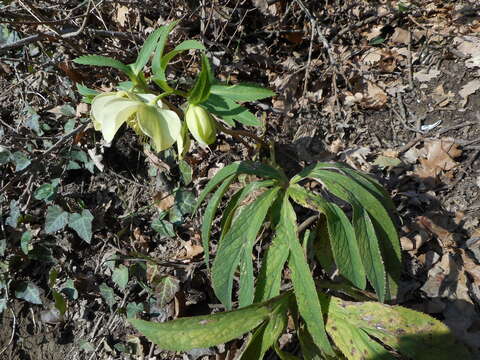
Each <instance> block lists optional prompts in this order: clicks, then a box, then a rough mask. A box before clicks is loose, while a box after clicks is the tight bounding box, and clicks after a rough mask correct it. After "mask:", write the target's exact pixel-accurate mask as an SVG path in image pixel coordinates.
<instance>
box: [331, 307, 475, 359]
mask: <svg viewBox="0 0 480 360" xmlns="http://www.w3.org/2000/svg"><path fill="white" fill-rule="evenodd" d="M339 321H343V323H344V324H345V323H347V324H348V326H350V327H351V328H355V329H361V330H362V331H364V332H365V333H367V334H368V335H370V336H371V337H372V338H374V339H375V340H374V339H371V340H370V341H371V342H372V343H377V341H379V342H381V343H383V344H385V345H387V346H389V347H390V348H393V349H395V350H396V351H398V352H399V353H400V354H402V355H404V356H407V357H408V358H411V359H422V360H447V359H448V360H449V359H453V358H457V359H462V360H463V359H465V360H468V359H471V354H470V353H469V352H468V350H467V349H466V348H465V347H464V346H463V345H462V344H460V343H459V342H458V341H457V340H456V339H455V338H454V336H453V334H452V333H451V331H450V330H449V329H448V327H447V326H445V325H444V324H442V323H441V322H440V321H438V320H436V319H434V318H432V317H430V316H428V315H425V314H422V313H420V312H417V311H414V310H410V309H406V308H404V307H401V306H390V305H385V304H381V303H376V302H363V303H353V302H348V301H344V300H341V299H338V298H335V297H332V298H331V301H330V308H329V316H328V321H327V330H329V333H331V331H332V330H334V328H336V329H338V327H337V324H338V323H339ZM334 331H335V330H334ZM338 333H339V336H340V331H338ZM363 339H364V340H365V338H363ZM385 353H388V352H387V351H386V350H385ZM384 358H388V359H390V358H391V357H378V359H384ZM349 359H350V358H349ZM355 359H357V358H355ZM366 359H375V360H376V359H377V357H370V358H369V357H366Z"/></svg>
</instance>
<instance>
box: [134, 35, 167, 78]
mask: <svg viewBox="0 0 480 360" xmlns="http://www.w3.org/2000/svg"><path fill="white" fill-rule="evenodd" d="M164 31H165V29H164V28H163V27H160V28H158V29H157V30H155V31H153V32H152V33H151V34H150V35H148V37H147V40H145V42H144V43H143V46H142V49H141V50H140V52H139V53H138V56H137V60H135V62H134V63H133V64H131V65H130V68H131V69H132V70H133V73H134V74H135V75H138V74H139V73H140V71H142V70H143V68H144V67H145V65H147V62H148V59H149V58H150V56H151V55H152V53H153V50H154V49H155V47H156V46H157V42H158V39H159V38H160V36H161V35H162V33H163V32H164Z"/></svg>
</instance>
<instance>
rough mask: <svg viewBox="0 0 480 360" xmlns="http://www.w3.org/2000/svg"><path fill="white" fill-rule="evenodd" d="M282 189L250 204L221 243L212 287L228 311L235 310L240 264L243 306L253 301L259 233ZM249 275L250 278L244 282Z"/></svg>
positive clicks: (270, 191) (275, 189) (215, 262)
mask: <svg viewBox="0 0 480 360" xmlns="http://www.w3.org/2000/svg"><path fill="white" fill-rule="evenodd" d="M217 175H218V174H217ZM279 190H280V189H279V188H273V189H270V190H267V191H266V192H264V193H263V194H262V195H261V196H260V197H259V198H258V199H257V200H255V201H254V202H253V203H251V204H249V205H247V206H246V207H245V209H243V211H242V212H241V213H240V214H239V215H238V217H237V218H236V220H235V222H234V223H233V224H232V226H231V228H230V230H229V231H228V233H227V234H226V235H225V237H224V238H223V239H222V240H221V241H220V243H219V244H218V249H217V254H216V257H215V261H214V262H213V266H212V285H213V289H214V291H215V294H216V295H217V297H218V298H219V299H220V301H221V302H222V304H224V305H225V307H226V308H227V309H231V308H232V299H231V296H232V287H233V276H234V274H235V270H236V269H237V266H238V265H239V263H240V262H242V267H243V268H242V269H241V270H243V271H242V272H241V273H240V279H241V285H243V286H241V287H240V295H239V297H240V298H241V299H242V300H243V301H242V304H241V305H243V306H245V305H246V304H247V300H248V299H251V300H253V273H252V272H251V271H250V270H251V266H250V265H249V263H250V262H251V261H252V258H251V253H252V250H253V245H254V244H255V240H256V236H257V233H258V231H259V230H260V228H261V226H262V224H263V220H264V218H265V216H266V215H267V211H268V209H269V208H270V206H271V205H272V203H273V202H274V200H275V198H276V196H277V193H278V191H279ZM245 276H246V278H244V279H243V280H242V277H245ZM250 278H251V280H250Z"/></svg>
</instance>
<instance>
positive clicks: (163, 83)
mask: <svg viewBox="0 0 480 360" xmlns="http://www.w3.org/2000/svg"><path fill="white" fill-rule="evenodd" d="M192 49H196V50H204V51H205V50H206V49H205V46H204V45H203V44H202V43H201V42H199V41H197V40H185V41H183V42H182V43H180V44H179V45H177V46H176V47H175V49H173V50H172V51H170V52H169V53H167V54H165V56H162V57H161V58H160V65H159V66H158V67H157V66H155V69H154V73H155V76H154V77H152V80H153V81H154V82H155V83H156V84H157V85H158V86H160V87H161V88H162V89H163V90H164V91H166V92H169V93H176V92H177V91H176V90H175V89H173V88H172V87H170V85H168V83H167V77H166V70H167V66H168V64H169V63H170V61H172V59H173V58H174V57H175V56H177V55H178V54H180V53H182V52H184V51H187V50H192ZM162 50H163V48H162ZM157 52H158V51H157ZM154 61H155V62H156V61H157V59H156V58H155V59H154ZM155 70H156V71H155Z"/></svg>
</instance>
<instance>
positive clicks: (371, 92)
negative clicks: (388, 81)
mask: <svg viewBox="0 0 480 360" xmlns="http://www.w3.org/2000/svg"><path fill="white" fill-rule="evenodd" d="M367 95H368V96H367V97H366V98H364V100H363V101H362V102H361V106H362V108H364V109H380V108H382V107H383V106H384V105H385V104H386V103H387V100H388V96H387V94H386V93H385V91H383V90H382V89H381V88H380V87H379V86H378V85H376V84H374V83H372V82H368V89H367Z"/></svg>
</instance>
